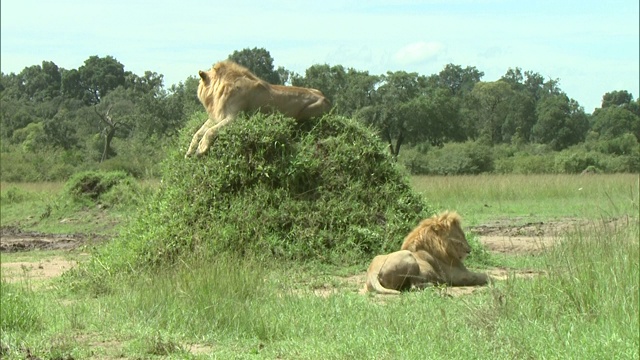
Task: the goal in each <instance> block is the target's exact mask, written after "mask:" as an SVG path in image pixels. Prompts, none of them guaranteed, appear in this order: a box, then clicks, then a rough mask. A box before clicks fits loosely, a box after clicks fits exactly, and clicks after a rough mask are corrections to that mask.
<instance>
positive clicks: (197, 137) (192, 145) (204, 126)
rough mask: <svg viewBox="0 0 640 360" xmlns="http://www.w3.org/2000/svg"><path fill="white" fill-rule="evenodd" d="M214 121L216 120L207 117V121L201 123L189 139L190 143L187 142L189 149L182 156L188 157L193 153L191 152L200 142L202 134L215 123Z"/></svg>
mask: <svg viewBox="0 0 640 360" xmlns="http://www.w3.org/2000/svg"><path fill="white" fill-rule="evenodd" d="M215 123H216V122H215V121H214V120H212V119H211V118H209V119H207V121H205V122H204V124H202V126H201V127H200V129H199V130H198V131H196V133H195V134H193V138H192V139H191V143H190V144H189V149H188V150H187V153H186V154H185V156H184V157H185V158H188V157H189V156H191V155H193V153H195V152H196V149H197V147H198V144H199V143H200V140H201V139H202V138H203V137H204V134H205V133H206V132H207V130H209V129H211V128H212V127H213V126H214V125H215Z"/></svg>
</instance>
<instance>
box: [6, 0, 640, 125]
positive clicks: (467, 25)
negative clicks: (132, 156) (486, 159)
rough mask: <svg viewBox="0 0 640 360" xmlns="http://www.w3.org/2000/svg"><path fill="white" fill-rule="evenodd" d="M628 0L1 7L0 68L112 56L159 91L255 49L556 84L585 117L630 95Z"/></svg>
mask: <svg viewBox="0 0 640 360" xmlns="http://www.w3.org/2000/svg"><path fill="white" fill-rule="evenodd" d="M638 3H639V2H638V0H608V1H602V0H599V1H593V0H579V1H578V0H536V1H523V0H513V1H510V0H477V1H471V0H426V1H417V0H367V1H355V0H353V1H349V0H323V1H302V0H271V1H269V0H263V1H257V0H256V1H249V0H233V1H229V0H228V1H217V0H208V1H198V0H181V1H179V2H178V1H166V0H155V1H136V0H126V1H125V0H109V1H89V0H83V1H78V0H56V1H40V0H2V1H1V2H0V7H1V9H0V10H1V11H0V16H1V17H0V36H1V41H0V67H1V70H2V72H3V73H5V74H7V73H12V72H14V73H19V72H20V71H22V69H24V68H25V67H28V66H32V65H41V64H42V61H52V62H54V63H55V64H56V65H58V66H59V67H61V68H65V69H77V68H78V67H80V66H82V65H83V63H84V61H85V60H87V59H88V58H89V57H90V56H94V55H97V56H100V57H104V56H108V55H109V56H113V57H114V58H116V59H117V60H118V61H119V62H120V63H122V64H123V65H124V66H125V70H126V71H131V72H133V73H135V74H138V75H143V74H144V72H145V71H154V72H157V73H159V74H162V75H163V76H164V84H165V86H167V87H169V86H170V85H172V84H177V83H179V82H183V81H184V80H185V79H187V77H189V76H197V73H198V70H201V69H202V70H205V69H208V68H210V67H211V65H212V64H213V63H215V62H217V61H220V60H224V59H226V58H227V57H228V56H229V55H230V54H231V53H233V52H234V51H235V50H242V49H245V48H254V47H258V48H265V49H267V50H268V51H269V53H270V54H271V56H272V57H273V59H274V66H275V67H279V66H283V67H285V68H286V69H288V70H292V71H295V72H297V73H299V74H304V71H305V70H306V69H307V68H309V67H310V66H312V65H314V64H329V65H332V66H333V65H343V66H344V67H346V68H354V69H356V70H360V71H369V73H370V74H373V75H380V74H385V73H386V72H387V71H399V70H404V71H407V72H417V73H419V74H422V75H432V74H437V73H439V72H440V71H441V70H442V69H443V68H444V67H445V65H447V64H455V65H460V66H462V67H463V68H464V67H466V66H474V67H476V68H477V69H478V70H480V71H482V72H484V74H485V75H484V77H483V78H482V80H483V81H496V80H498V79H500V77H502V76H503V75H504V74H505V73H506V72H507V70H508V69H509V68H516V67H519V68H521V69H522V70H523V71H532V72H537V73H539V74H540V75H542V76H544V77H545V78H546V79H554V80H559V86H560V88H561V89H562V90H563V91H564V92H565V93H566V94H567V95H568V96H569V97H570V98H573V99H575V100H577V101H578V102H579V103H580V105H582V106H583V107H584V109H585V111H586V112H588V113H591V112H592V111H593V109H594V108H597V107H600V105H601V100H602V95H604V94H605V93H607V92H610V91H614V90H626V91H629V92H631V94H632V95H633V96H634V99H635V98H637V97H638V96H640V88H639V87H640V85H639V84H640V73H639V71H640V70H639V69H640V63H639V58H640V49H639V44H640V39H639V31H640V30H639V29H640V24H639V15H638V14H639V12H640V11H639V5H638Z"/></svg>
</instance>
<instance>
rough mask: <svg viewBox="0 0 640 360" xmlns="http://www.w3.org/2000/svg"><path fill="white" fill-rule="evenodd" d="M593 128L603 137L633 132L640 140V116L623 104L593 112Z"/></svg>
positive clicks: (609, 137) (610, 137) (611, 137)
mask: <svg viewBox="0 0 640 360" xmlns="http://www.w3.org/2000/svg"><path fill="white" fill-rule="evenodd" d="M591 120H592V123H593V125H592V127H591V129H592V130H593V131H595V132H597V133H598V134H600V137H601V138H605V139H613V138H616V137H620V136H622V135H624V134H627V133H630V134H633V135H634V136H635V137H636V138H637V139H638V141H640V117H639V116H638V115H636V114H634V113H633V112H631V111H629V110H627V109H626V108H624V107H623V106H607V107H603V108H601V109H596V110H595V111H594V112H593V116H592V118H591Z"/></svg>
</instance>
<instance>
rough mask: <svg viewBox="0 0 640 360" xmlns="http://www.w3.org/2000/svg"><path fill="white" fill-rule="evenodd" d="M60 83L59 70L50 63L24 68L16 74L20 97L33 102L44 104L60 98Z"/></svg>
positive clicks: (45, 62)
mask: <svg viewBox="0 0 640 360" xmlns="http://www.w3.org/2000/svg"><path fill="white" fill-rule="evenodd" d="M61 82H62V76H61V74H60V69H59V68H58V66H57V65H56V64H54V63H53V62H51V61H43V62H42V66H40V65H33V66H30V67H26V68H24V69H23V70H22V71H21V72H20V74H18V89H19V91H20V93H21V95H22V96H23V97H24V98H25V99H27V100H29V101H33V102H44V101H47V100H51V99H53V98H55V97H58V96H60V88H61Z"/></svg>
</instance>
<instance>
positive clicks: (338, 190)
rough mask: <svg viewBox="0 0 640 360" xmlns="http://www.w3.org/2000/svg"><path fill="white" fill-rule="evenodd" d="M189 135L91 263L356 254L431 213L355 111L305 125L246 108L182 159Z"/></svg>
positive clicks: (337, 259) (393, 239) (335, 258)
mask: <svg viewBox="0 0 640 360" xmlns="http://www.w3.org/2000/svg"><path fill="white" fill-rule="evenodd" d="M190 128H191V127H190V126H187V129H190ZM191 135H192V133H191V132H190V131H183V132H182V135H181V139H180V141H181V142H180V143H181V144H183V147H182V148H180V149H175V150H173V151H172V152H171V153H170V154H169V157H168V159H167V160H166V161H165V163H164V165H163V169H164V170H163V171H164V175H163V179H162V186H161V188H160V190H159V191H158V193H157V194H156V196H155V198H154V199H153V200H152V201H150V202H149V206H148V208H147V209H146V210H145V211H143V212H142V213H141V214H140V216H139V217H138V218H137V219H136V220H134V221H133V222H132V223H131V224H130V226H128V228H126V229H125V230H124V231H123V233H122V235H121V236H120V237H119V238H117V239H115V240H114V241H113V242H112V243H111V244H109V245H108V246H107V247H106V248H105V249H103V250H102V251H100V253H99V254H97V255H96V256H95V259H96V262H99V263H100V264H101V265H99V266H97V268H102V269H104V268H107V269H118V268H120V267H128V268H132V267H133V268H136V267H138V266H146V265H159V264H170V263H173V262H175V261H176V260H178V259H181V260H185V261H186V259H189V258H205V259H207V258H213V257H214V256H216V255H217V254H220V253H225V252H230V253H235V254H240V255H244V254H253V255H256V256H258V257H277V258H283V259H297V260H311V261H320V262H325V263H340V264H344V263H356V262H361V261H362V259H370V258H371V257H372V255H374V254H378V253H382V252H388V251H393V250H397V249H399V247H400V245H401V242H402V238H403V236H404V235H405V234H406V233H407V232H408V231H409V230H411V228H412V227H413V226H415V224H417V223H418V222H419V221H420V220H421V219H422V218H424V217H427V216H430V215H432V214H433V212H432V210H431V209H430V208H429V207H428V206H427V205H426V204H425V202H424V200H423V199H422V198H421V196H419V195H418V194H417V193H415V192H414V191H413V190H412V188H411V187H410V184H409V181H408V178H407V177H406V175H405V174H404V173H402V172H401V171H400V170H399V168H398V166H397V165H396V164H395V163H394V161H393V160H392V159H391V157H390V156H389V155H388V153H387V150H386V148H385V147H384V145H383V144H382V143H381V142H380V141H379V139H378V138H377V137H376V135H375V134H374V132H373V131H372V130H370V129H368V128H366V127H364V126H363V125H361V124H360V123H358V122H356V121H354V120H351V119H347V118H343V117H338V116H325V117H323V118H321V119H318V120H316V121H314V122H307V123H305V124H302V125H300V124H298V123H297V122H296V121H295V120H293V119H290V118H286V117H283V116H279V115H273V116H265V115H260V114H258V115H255V116H253V117H250V118H243V117H241V118H238V119H237V120H236V121H234V122H233V123H232V124H231V125H229V126H227V127H225V128H223V129H222V130H221V131H220V133H219V134H218V137H217V139H216V141H215V143H214V144H213V145H212V147H211V149H210V151H209V153H208V154H207V155H206V156H204V157H202V158H189V159H185V158H184V153H185V150H186V145H187V144H189V142H190V141H191ZM109 271H111V270H109Z"/></svg>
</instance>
